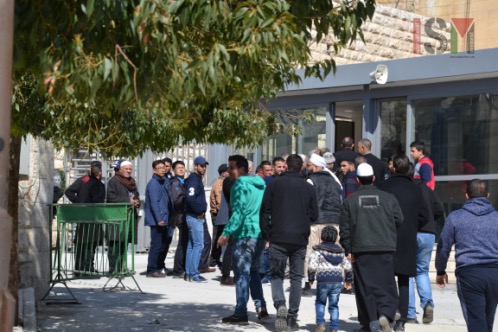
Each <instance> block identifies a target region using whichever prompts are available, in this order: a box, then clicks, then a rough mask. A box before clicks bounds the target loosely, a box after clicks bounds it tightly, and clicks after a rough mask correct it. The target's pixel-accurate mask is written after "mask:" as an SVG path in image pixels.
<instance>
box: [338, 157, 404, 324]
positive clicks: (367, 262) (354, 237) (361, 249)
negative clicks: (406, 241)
mask: <svg viewBox="0 0 498 332" xmlns="http://www.w3.org/2000/svg"><path fill="white" fill-rule="evenodd" d="M357 179H358V182H359V184H360V188H359V189H358V191H357V192H355V193H353V194H352V195H351V196H349V197H348V198H346V199H345V200H344V204H343V208H342V214H341V223H340V237H341V240H340V242H341V245H342V247H343V248H344V251H345V252H346V255H347V256H348V258H349V259H350V260H351V262H352V263H353V271H354V276H355V282H354V292H355V297H356V307H357V309H358V321H359V322H360V324H361V325H362V327H361V328H360V330H359V331H382V332H387V331H392V330H391V325H392V323H393V321H394V316H395V314H396V309H397V307H398V293H397V289H396V281H395V279H394V253H395V251H396V240H397V229H398V228H399V226H400V225H401V223H402V222H403V214H402V212H401V208H400V206H399V204H398V202H397V200H396V198H395V197H394V196H393V195H391V194H389V193H387V192H384V191H381V190H379V189H377V187H375V186H373V185H372V184H373V182H374V179H375V176H374V171H373V169H372V166H370V165H369V164H367V163H363V164H360V165H358V169H357Z"/></svg>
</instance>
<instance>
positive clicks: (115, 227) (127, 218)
mask: <svg viewBox="0 0 498 332" xmlns="http://www.w3.org/2000/svg"><path fill="white" fill-rule="evenodd" d="M54 206H55V207H56V211H57V232H56V234H57V235H56V236H57V238H56V242H55V249H54V251H53V255H52V256H51V262H50V266H51V267H52V273H51V278H50V283H51V287H50V289H49V290H48V292H47V294H46V295H45V296H44V297H43V299H42V300H45V299H46V298H47V296H48V295H49V293H50V291H51V290H52V288H53V287H54V286H55V285H56V284H58V283H62V284H63V285H64V286H65V287H66V289H67V290H68V292H69V293H70V294H71V296H72V298H69V299H67V298H64V299H57V300H55V301H56V302H64V303H78V302H77V300H76V297H75V296H74V294H73V293H72V292H71V290H70V289H69V287H68V286H67V283H66V281H70V280H74V279H95V278H101V277H107V278H109V280H107V282H106V284H105V285H104V290H106V289H108V288H106V287H107V285H108V284H109V282H110V281H111V280H112V279H116V280H117V283H116V285H115V286H114V287H111V288H110V289H115V288H117V287H118V285H121V286H122V288H123V289H124V288H126V287H125V286H124V284H123V283H122V280H123V279H124V278H126V277H131V278H133V280H134V281H135V284H136V285H137V288H138V289H139V290H140V292H142V290H141V289H140V286H139V285H138V283H137V281H136V280H135V278H134V274H135V256H134V253H135V250H134V243H135V234H134V229H135V228H134V209H133V206H132V205H131V204H127V203H107V204H56V205H54ZM51 210H52V208H51ZM50 233H51V234H52V232H50ZM51 242H52V241H51ZM129 243H131V253H130V254H128V244H129ZM48 300H50V299H47V301H48Z"/></svg>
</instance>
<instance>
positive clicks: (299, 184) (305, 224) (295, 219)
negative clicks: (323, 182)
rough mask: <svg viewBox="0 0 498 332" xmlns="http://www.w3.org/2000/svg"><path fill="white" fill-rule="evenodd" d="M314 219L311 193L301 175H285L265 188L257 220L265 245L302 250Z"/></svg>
mask: <svg viewBox="0 0 498 332" xmlns="http://www.w3.org/2000/svg"><path fill="white" fill-rule="evenodd" d="M317 219H318V204H317V199H316V192H315V189H314V188H313V186H312V185H311V184H309V183H308V182H306V180H305V178H304V176H303V175H302V174H301V173H293V172H286V173H284V174H282V176H279V177H277V178H275V179H274V180H273V181H271V182H270V183H269V184H268V185H267V187H266V189H265V193H264V196H263V203H262V205H261V218H260V226H261V231H262V233H263V237H264V239H265V240H266V241H268V242H270V243H274V244H281V245H292V246H299V247H305V246H306V245H307V244H308V237H309V234H310V225H311V223H313V222H315V221H316V220H317Z"/></svg>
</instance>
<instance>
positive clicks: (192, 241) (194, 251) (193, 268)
mask: <svg viewBox="0 0 498 332" xmlns="http://www.w3.org/2000/svg"><path fill="white" fill-rule="evenodd" d="M205 223H206V220H205V219H197V218H196V217H192V216H187V226H188V235H189V236H188V245H187V258H186V262H185V274H186V275H187V276H188V277H190V278H194V277H197V276H199V261H200V259H201V253H202V248H204V224H205Z"/></svg>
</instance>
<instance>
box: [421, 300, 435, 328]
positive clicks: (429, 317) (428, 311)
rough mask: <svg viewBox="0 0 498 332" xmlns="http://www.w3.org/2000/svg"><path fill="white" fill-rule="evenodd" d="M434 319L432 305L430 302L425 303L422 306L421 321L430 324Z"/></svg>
mask: <svg viewBox="0 0 498 332" xmlns="http://www.w3.org/2000/svg"><path fill="white" fill-rule="evenodd" d="M433 319H434V307H433V306H432V304H430V303H427V304H426V305H425V308H424V316H423V317H422V323H424V324H430V323H432V321H433Z"/></svg>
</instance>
